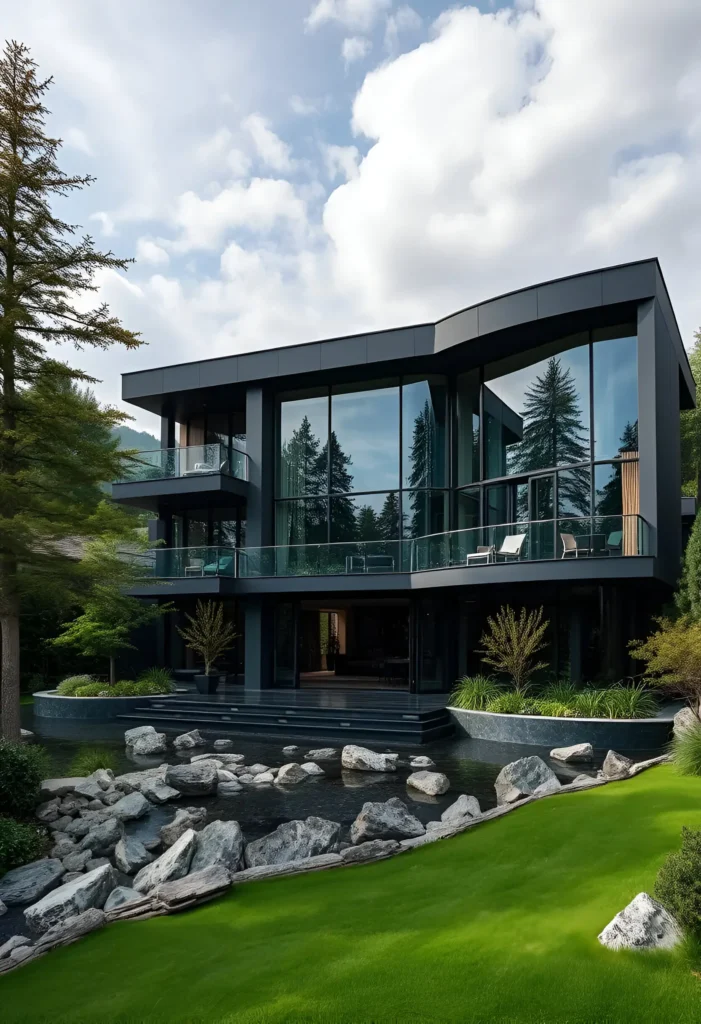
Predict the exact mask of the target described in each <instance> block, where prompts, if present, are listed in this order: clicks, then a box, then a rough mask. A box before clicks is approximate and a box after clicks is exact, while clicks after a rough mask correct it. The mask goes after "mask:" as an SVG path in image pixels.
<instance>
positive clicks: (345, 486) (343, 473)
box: [319, 430, 357, 541]
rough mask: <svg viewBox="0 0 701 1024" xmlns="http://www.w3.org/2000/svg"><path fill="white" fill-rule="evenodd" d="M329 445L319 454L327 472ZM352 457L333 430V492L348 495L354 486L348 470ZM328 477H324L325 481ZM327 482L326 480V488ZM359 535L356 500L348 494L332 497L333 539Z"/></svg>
mask: <svg viewBox="0 0 701 1024" xmlns="http://www.w3.org/2000/svg"><path fill="white" fill-rule="evenodd" d="M327 459H328V445H324V447H323V448H322V449H321V453H320V455H319V463H320V466H323V471H324V474H325V473H326V464H327ZM351 464H352V458H351V456H350V455H346V453H345V452H344V451H343V449H342V448H341V446H340V444H339V443H338V438H337V436H336V431H335V430H332V431H331V465H330V472H331V493H332V494H334V495H347V494H348V492H349V491H350V490H351V488H352V486H353V474H352V473H350V472H349V471H348V467H349V466H350V465H351ZM325 480H326V478H325V477H324V481H325ZM325 487H326V482H324V488H325ZM356 536H357V524H356V511H355V502H354V501H353V499H352V498H349V497H347V496H344V497H334V498H331V539H332V540H334V541H345V540H347V541H350V540H355V539H356Z"/></svg>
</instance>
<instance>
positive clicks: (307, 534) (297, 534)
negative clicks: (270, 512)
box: [275, 498, 328, 544]
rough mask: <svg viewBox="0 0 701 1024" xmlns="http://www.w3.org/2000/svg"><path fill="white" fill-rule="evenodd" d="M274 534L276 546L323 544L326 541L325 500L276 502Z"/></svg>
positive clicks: (309, 499)
mask: <svg viewBox="0 0 701 1024" xmlns="http://www.w3.org/2000/svg"><path fill="white" fill-rule="evenodd" d="M275 533H276V542H277V543H278V544H325V543H326V541H327V540H328V524H327V499H326V498H306V499H304V500H301V501H300V500H297V501H278V502H277V506H276V511H275Z"/></svg>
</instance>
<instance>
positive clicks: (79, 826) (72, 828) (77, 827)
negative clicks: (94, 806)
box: [65, 818, 90, 839]
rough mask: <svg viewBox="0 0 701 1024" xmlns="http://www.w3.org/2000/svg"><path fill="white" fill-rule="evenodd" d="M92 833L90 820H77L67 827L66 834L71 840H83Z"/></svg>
mask: <svg viewBox="0 0 701 1024" xmlns="http://www.w3.org/2000/svg"><path fill="white" fill-rule="evenodd" d="M89 831H90V820H89V819H88V818H76V819H75V821H71V822H70V824H69V825H66V830H65V834H66V835H67V836H70V837H71V839H82V838H83V837H84V836H86V835H87V834H88V832H89Z"/></svg>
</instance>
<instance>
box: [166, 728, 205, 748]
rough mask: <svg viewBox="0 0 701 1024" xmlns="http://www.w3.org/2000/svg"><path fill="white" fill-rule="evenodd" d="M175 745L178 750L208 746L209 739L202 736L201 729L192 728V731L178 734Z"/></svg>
mask: <svg viewBox="0 0 701 1024" xmlns="http://www.w3.org/2000/svg"><path fill="white" fill-rule="evenodd" d="M173 746H174V747H175V749H176V750H194V748H195V747H206V746H207V740H206V739H205V738H204V737H203V736H200V730H199V729H191V730H190V732H184V733H182V735H180V736H176V737H175V739H174V740H173Z"/></svg>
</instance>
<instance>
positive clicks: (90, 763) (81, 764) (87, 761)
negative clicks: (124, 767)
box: [70, 747, 117, 778]
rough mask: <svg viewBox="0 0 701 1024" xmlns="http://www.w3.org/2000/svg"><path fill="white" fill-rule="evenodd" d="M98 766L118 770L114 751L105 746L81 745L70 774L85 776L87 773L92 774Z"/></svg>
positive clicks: (72, 763)
mask: <svg viewBox="0 0 701 1024" xmlns="http://www.w3.org/2000/svg"><path fill="white" fill-rule="evenodd" d="M98 768H110V769H111V770H112V771H115V770H116V768H117V758H116V757H115V755H114V754H113V752H112V751H111V750H106V749H105V748H104V747H81V749H80V750H79V751H78V753H77V754H76V756H75V757H74V758H73V761H72V762H71V767H70V774H71V775H74V776H76V777H78V776H80V777H81V778H84V777H85V776H86V775H92V773H93V772H96V771H97V770H98Z"/></svg>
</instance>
